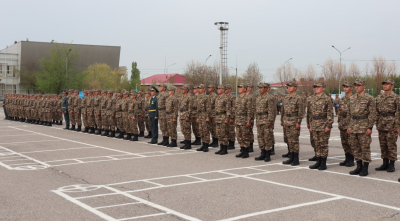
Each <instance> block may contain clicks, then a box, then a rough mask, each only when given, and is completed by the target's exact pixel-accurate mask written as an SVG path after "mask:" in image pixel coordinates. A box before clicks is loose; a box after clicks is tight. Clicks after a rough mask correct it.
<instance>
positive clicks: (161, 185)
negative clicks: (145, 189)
mask: <svg viewBox="0 0 400 221" xmlns="http://www.w3.org/2000/svg"><path fill="white" fill-rule="evenodd" d="M143 182H146V183H151V184H154V185H156V186H160V187H164V186H165V185H163V184H159V183H156V182H151V181H149V180H144V181H143Z"/></svg>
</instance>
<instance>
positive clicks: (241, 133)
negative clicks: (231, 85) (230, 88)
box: [234, 84, 252, 158]
mask: <svg viewBox="0 0 400 221" xmlns="http://www.w3.org/2000/svg"><path fill="white" fill-rule="evenodd" d="M238 89H239V94H240V95H239V96H238V97H237V98H236V100H235V109H234V110H235V112H234V113H235V115H236V116H235V126H236V137H237V140H238V143H239V145H240V153H239V154H237V155H236V157H238V158H239V157H240V158H248V157H249V148H250V138H249V137H248V128H250V127H251V114H252V110H251V107H252V106H251V101H250V99H248V98H247V95H246V89H247V87H246V85H245V84H240V85H238Z"/></svg>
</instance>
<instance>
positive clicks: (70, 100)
mask: <svg viewBox="0 0 400 221" xmlns="http://www.w3.org/2000/svg"><path fill="white" fill-rule="evenodd" d="M68 93H69V95H68V108H69V120H70V121H71V128H70V130H75V125H76V120H75V114H74V100H75V94H74V90H73V89H69V90H68ZM38 103H39V102H38ZM39 116H40V115H39ZM39 118H40V117H39Z"/></svg>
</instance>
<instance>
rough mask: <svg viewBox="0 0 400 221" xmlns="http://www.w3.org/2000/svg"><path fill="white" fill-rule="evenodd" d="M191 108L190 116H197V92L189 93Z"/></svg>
mask: <svg viewBox="0 0 400 221" xmlns="http://www.w3.org/2000/svg"><path fill="white" fill-rule="evenodd" d="M189 108H190V111H189V113H190V116H189V117H190V118H192V117H194V118H197V96H196V95H195V94H189Z"/></svg>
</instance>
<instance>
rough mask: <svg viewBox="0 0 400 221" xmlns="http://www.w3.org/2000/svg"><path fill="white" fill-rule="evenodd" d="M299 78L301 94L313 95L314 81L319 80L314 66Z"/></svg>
mask: <svg viewBox="0 0 400 221" xmlns="http://www.w3.org/2000/svg"><path fill="white" fill-rule="evenodd" d="M298 76H299V84H300V85H301V87H299V92H304V93H311V92H312V86H313V84H314V81H317V80H318V76H317V72H316V71H315V68H314V66H313V65H312V64H310V65H308V67H307V70H305V71H303V72H300V73H299V74H298Z"/></svg>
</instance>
